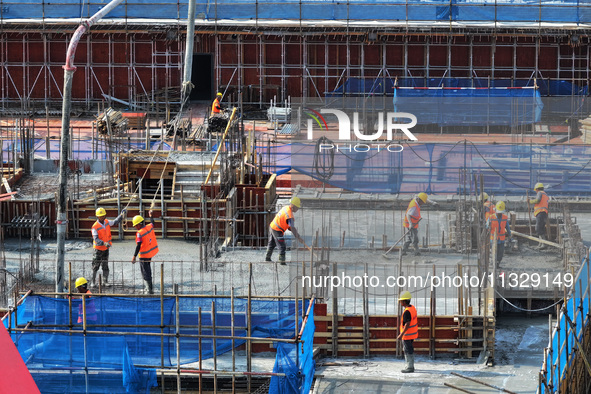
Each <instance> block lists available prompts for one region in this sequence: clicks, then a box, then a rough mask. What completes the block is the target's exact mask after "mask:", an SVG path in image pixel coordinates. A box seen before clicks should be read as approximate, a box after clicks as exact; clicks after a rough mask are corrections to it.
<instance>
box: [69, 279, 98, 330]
mask: <svg viewBox="0 0 591 394" xmlns="http://www.w3.org/2000/svg"><path fill="white" fill-rule="evenodd" d="M74 286H75V287H76V290H78V293H81V294H86V295H87V296H88V297H86V299H85V300H84V302H85V304H86V305H85V306H86V324H89V323H90V324H96V322H97V321H98V315H97V313H96V308H95V306H94V300H92V299H91V298H90V295H91V294H92V293H91V292H90V290H88V281H87V280H86V278H84V277H79V278H78V279H76V282H75V284H74ZM83 322H84V307H83V306H82V301H80V305H79V306H78V323H80V324H82V323H83Z"/></svg>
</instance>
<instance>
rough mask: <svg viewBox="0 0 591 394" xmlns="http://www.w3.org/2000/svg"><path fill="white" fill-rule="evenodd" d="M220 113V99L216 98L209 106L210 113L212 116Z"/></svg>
mask: <svg viewBox="0 0 591 394" xmlns="http://www.w3.org/2000/svg"><path fill="white" fill-rule="evenodd" d="M220 112H222V111H220V99H218V98H216V99H215V100H213V103H212V104H211V113H212V114H219V113H220Z"/></svg>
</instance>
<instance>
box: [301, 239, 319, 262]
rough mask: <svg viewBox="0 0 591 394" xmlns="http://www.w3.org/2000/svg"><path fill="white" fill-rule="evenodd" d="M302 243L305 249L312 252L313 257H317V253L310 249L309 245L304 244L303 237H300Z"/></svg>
mask: <svg viewBox="0 0 591 394" xmlns="http://www.w3.org/2000/svg"><path fill="white" fill-rule="evenodd" d="M302 243H303V244H304V247H305V248H306V249H308V250H309V251H310V252H312V254H313V255H314V257H316V258H318V255H317V254H316V253H315V252H314V251H313V250H312V248H311V247H309V246H308V245H307V244H306V241H304V239H303V238H302Z"/></svg>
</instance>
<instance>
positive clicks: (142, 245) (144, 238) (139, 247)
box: [131, 209, 158, 294]
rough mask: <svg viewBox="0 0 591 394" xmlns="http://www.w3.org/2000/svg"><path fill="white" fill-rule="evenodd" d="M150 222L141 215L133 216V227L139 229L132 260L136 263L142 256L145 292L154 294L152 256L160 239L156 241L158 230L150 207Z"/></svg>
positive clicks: (141, 263) (154, 254) (141, 267)
mask: <svg viewBox="0 0 591 394" xmlns="http://www.w3.org/2000/svg"><path fill="white" fill-rule="evenodd" d="M149 214H150V223H149V224H148V225H145V224H144V218H143V217H141V216H140V215H136V216H134V217H133V222H132V224H133V227H135V229H136V230H138V231H137V233H136V236H135V242H136V248H135V253H134V254H133V258H132V259H131V262H132V263H133V264H135V258H136V257H137V256H138V254H139V256H140V269H141V271H142V277H143V279H144V294H154V289H153V286H152V267H151V264H152V257H154V256H156V254H157V253H158V241H156V232H155V230H154V218H153V217H152V210H151V209H150V212H149Z"/></svg>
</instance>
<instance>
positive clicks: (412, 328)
mask: <svg viewBox="0 0 591 394" xmlns="http://www.w3.org/2000/svg"><path fill="white" fill-rule="evenodd" d="M410 299H411V295H410V291H405V292H403V293H402V294H401V295H400V298H399V299H398V301H400V304H401V305H402V308H404V310H403V312H402V323H400V334H398V340H402V348H403V349H404V360H405V361H406V365H405V367H404V369H403V370H402V371H400V372H402V373H411V372H414V371H415V349H414V346H413V342H414V340H415V339H417V338H418V337H419V323H418V319H417V309H416V308H415V307H414V306H413V305H411V304H410Z"/></svg>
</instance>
